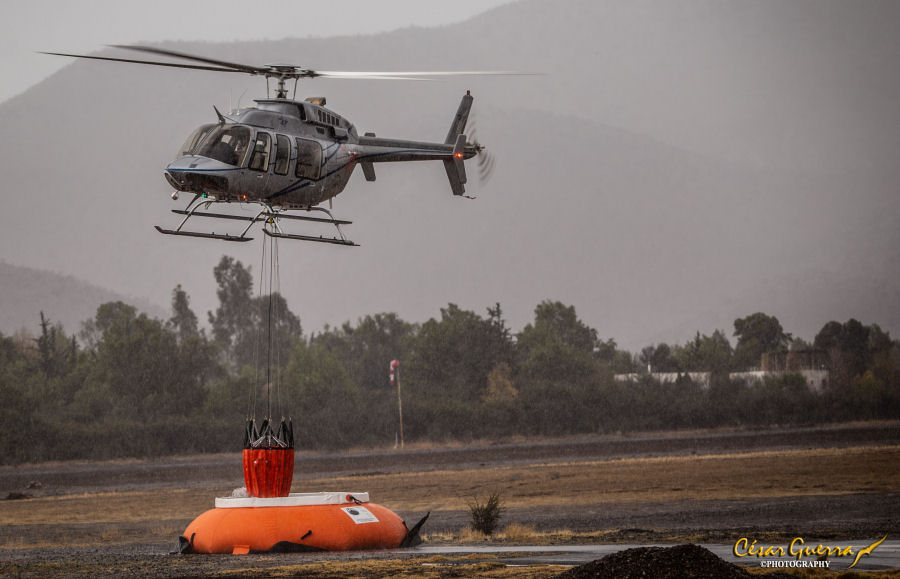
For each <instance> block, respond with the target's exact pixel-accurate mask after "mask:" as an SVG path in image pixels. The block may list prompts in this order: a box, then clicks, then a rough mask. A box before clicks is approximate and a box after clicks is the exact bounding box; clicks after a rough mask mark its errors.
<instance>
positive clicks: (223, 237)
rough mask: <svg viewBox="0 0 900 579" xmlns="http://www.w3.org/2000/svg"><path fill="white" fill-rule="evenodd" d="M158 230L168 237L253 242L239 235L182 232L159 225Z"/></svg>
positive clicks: (250, 238)
mask: <svg viewBox="0 0 900 579" xmlns="http://www.w3.org/2000/svg"><path fill="white" fill-rule="evenodd" d="M154 227H156V230H157V231H159V232H160V233H164V234H166V235H184V236H186V237H204V238H206V239H221V240H222V241H253V238H252V237H242V236H237V235H227V234H218V233H202V232H200V231H181V230H177V229H163V228H162V227H160V226H159V225H155V226H154Z"/></svg>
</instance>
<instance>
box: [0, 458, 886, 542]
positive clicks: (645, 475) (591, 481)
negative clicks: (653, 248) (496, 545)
mask: <svg viewBox="0 0 900 579" xmlns="http://www.w3.org/2000/svg"><path fill="white" fill-rule="evenodd" d="M303 484H304V486H305V487H306V488H303V489H298V488H296V486H295V489H294V490H296V491H301V490H302V491H311V490H319V489H336V488H362V489H365V490H367V491H369V492H370V493H371V495H372V497H373V498H374V499H375V500H376V501H377V502H378V503H380V504H384V505H387V506H389V507H390V508H391V509H393V510H396V511H399V512H423V511H426V510H430V511H441V510H456V511H463V512H465V511H466V510H467V506H466V497H470V496H474V495H477V494H478V493H484V492H485V490H486V489H497V488H502V489H504V491H503V498H504V501H505V503H506V505H507V506H508V507H509V508H517V509H525V508H534V509H553V508H555V507H564V506H573V505H579V506H600V505H603V504H606V503H622V502H633V503H642V502H652V501H679V500H690V499H722V500H738V499H740V500H745V499H752V498H757V497H766V498H769V497H792V496H805V495H813V496H824V497H827V496H828V495H840V494H845V493H859V492H871V493H890V492H896V489H898V488H900V446H880V447H873V446H865V447H854V448H843V449H810V450H782V451H765V452H749V453H741V454H719V455H703V456H678V457H661V458H631V459H623V460H606V461H591V462H571V463H555V464H531V465H516V466H504V467H493V466H486V467H483V468H474V469H465V470H442V471H428V472H413V473H399V474H373V475H364V476H354V477H342V478H322V479H312V480H309V479H307V480H305V481H304V482H303ZM310 487H315V488H310ZM230 491H231V488H230V487H229V488H214V487H198V488H192V489H179V490H155V491H140V492H135V491H131V492H97V493H87V494H78V495H65V496H51V497H44V498H34V499H28V500H21V501H0V546H2V547H22V546H36V545H38V544H46V543H48V542H49V543H52V544H54V545H55V546H62V547H65V546H74V545H99V544H108V543H109V542H116V543H119V542H128V541H141V540H143V541H144V542H149V543H153V542H158V541H160V539H161V538H163V537H166V536H167V535H168V537H169V538H171V537H175V536H177V535H178V534H180V532H181V531H182V530H183V529H184V526H186V525H187V523H188V522H190V520H192V519H193V518H194V517H196V516H197V515H199V514H200V513H202V512H203V511H206V510H208V509H210V508H212V507H213V499H214V497H215V496H223V495H225V494H228V493H230ZM826 502H827V500H826V501H823V507H825V506H827V505H826V504H825V503H826ZM73 525H74V526H78V529H76V530H75V531H73V530H72V526H73ZM140 533H143V536H139V535H140ZM501 535H503V537H504V538H502V539H501V538H500V537H496V538H495V540H498V541H504V542H510V543H515V542H520V541H522V542H524V541H527V542H539V543H544V544H547V543H548V542H550V541H558V542H571V541H578V542H582V541H585V540H605V539H606V540H608V539H613V538H614V537H605V536H601V535H595V534H591V536H590V537H588V536H586V535H585V536H582V535H575V534H572V533H568V532H566V531H564V530H561V531H556V532H551V533H540V534H536V533H534V532H533V531H532V530H531V529H529V528H525V527H521V526H519V527H511V528H510V527H508V528H507V530H506V531H503V532H502V533H501ZM425 537H426V538H427V539H429V540H434V541H435V542H448V541H459V542H480V541H483V540H484V538H483V537H477V536H474V535H468V534H465V533H462V532H461V533H458V534H456V536H453V537H449V538H444V537H440V536H437V535H429V534H427V533H426V535H425ZM526 537H527V538H526Z"/></svg>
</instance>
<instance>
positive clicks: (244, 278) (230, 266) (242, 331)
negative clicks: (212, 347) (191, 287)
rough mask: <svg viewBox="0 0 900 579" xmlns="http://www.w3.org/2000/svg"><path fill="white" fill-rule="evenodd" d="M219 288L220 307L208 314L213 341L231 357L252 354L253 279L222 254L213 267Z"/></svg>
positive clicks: (237, 262) (253, 336)
mask: <svg viewBox="0 0 900 579" xmlns="http://www.w3.org/2000/svg"><path fill="white" fill-rule="evenodd" d="M213 276H214V277H215V279H216V284H217V285H218V286H219V287H218V289H217V290H216V296H217V297H218V298H219V307H218V308H216V311H215V313H213V312H209V313H208V316H209V323H210V325H211V326H212V335H213V339H215V340H216V341H217V342H219V343H220V344H221V345H222V346H223V348H224V349H225V351H226V352H228V353H230V354H232V355H233V354H235V353H236V352H237V353H240V352H246V351H247V350H248V349H249V350H250V351H251V352H252V351H253V346H254V342H255V339H256V336H255V335H254V333H253V330H254V328H253V277H252V276H251V275H250V268H249V267H248V268H244V266H243V264H241V262H240V261H237V260H235V259H234V258H231V257H229V256H227V255H223V256H222V259H221V260H219V264H218V265H217V266H216V267H215V268H213Z"/></svg>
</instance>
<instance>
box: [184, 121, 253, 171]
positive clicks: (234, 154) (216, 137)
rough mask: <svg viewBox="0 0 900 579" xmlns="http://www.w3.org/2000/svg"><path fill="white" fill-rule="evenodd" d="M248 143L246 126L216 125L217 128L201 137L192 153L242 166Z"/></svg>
mask: <svg viewBox="0 0 900 579" xmlns="http://www.w3.org/2000/svg"><path fill="white" fill-rule="evenodd" d="M201 128H202V127H201ZM249 144H250V129H249V128H248V127H244V126H241V125H217V128H215V129H214V130H213V131H212V132H210V134H209V135H208V136H207V137H206V138H205V139H203V141H202V142H201V143H200V145H199V146H198V147H197V148H196V149H197V150H196V151H195V152H194V154H195V155H200V156H202V157H209V158H210V159H215V160H216V161H221V162H222V163H225V164H226V165H235V166H242V165H243V164H244V163H243V161H244V157H245V156H246V155H247V149H248V148H249V147H248V145H249Z"/></svg>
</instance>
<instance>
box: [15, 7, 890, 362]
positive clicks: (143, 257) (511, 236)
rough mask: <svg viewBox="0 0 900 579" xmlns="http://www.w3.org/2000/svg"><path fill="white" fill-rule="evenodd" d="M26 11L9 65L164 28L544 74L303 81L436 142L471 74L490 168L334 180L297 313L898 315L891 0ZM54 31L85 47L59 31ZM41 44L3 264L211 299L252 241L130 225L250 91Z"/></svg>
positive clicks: (357, 64)
mask: <svg viewBox="0 0 900 579" xmlns="http://www.w3.org/2000/svg"><path fill="white" fill-rule="evenodd" d="M498 4H502V3H499V2H496V3H494V4H493V5H498ZM216 5H217V6H221V4H216ZM420 5H421V6H420ZM426 5H427V7H428V10H427V11H426V10H425V9H424V8H423V7H422V6H426ZM37 6H39V8H36V9H35V10H39V11H40V10H43V11H44V12H46V13H47V14H48V15H49V16H48V18H49V21H50V22H49V23H48V24H47V25H46V27H45V28H42V29H40V30H42V32H40V33H38V32H34V33H33V34H32V35H31V36H29V37H28V39H27V46H25V44H26V42H25V40H23V39H22V36H21V34H20V35H19V36H17V38H19V40H18V41H17V42H18V43H20V44H22V45H23V46H21V47H20V48H16V49H9V48H7V49H6V50H5V51H4V54H5V58H9V56H10V52H16V51H18V52H19V53H20V54H21V53H23V52H26V51H31V50H35V49H41V50H58V51H64V52H68V51H73V52H74V51H84V50H99V49H100V48H101V46H102V45H104V44H114V43H122V42H146V41H161V40H164V39H176V40H177V39H181V40H183V41H182V42H174V43H167V44H166V45H165V46H167V47H168V48H172V49H175V50H184V51H187V52H193V53H198V54H203V55H211V56H216V57H221V58H225V59H227V60H234V61H240V62H248V63H251V64H259V63H268V62H277V61H286V62H298V61H299V63H300V64H302V65H304V66H310V67H318V68H323V69H348V70H367V69H368V70H389V69H399V70H403V69H406V70H415V69H419V68H426V69H447V70H453V69H471V68H482V69H496V68H502V69H519V70H537V71H542V72H545V73H547V75H546V76H544V77H535V78H512V79H475V80H465V81H455V80H454V81H447V82H435V83H363V84H356V83H347V82H343V83H341V82H337V81H325V80H322V81H316V82H315V83H306V84H305V85H302V86H301V93H302V96H303V97H305V96H311V95H319V94H324V95H327V97H328V103H329V106H330V107H331V108H333V109H334V110H336V111H338V112H340V113H341V114H343V115H344V116H346V117H347V118H349V119H351V120H352V121H353V122H354V123H356V125H357V127H358V128H359V130H360V131H361V132H362V131H369V130H371V131H375V132H376V133H377V134H378V135H379V136H397V137H406V138H413V139H426V140H440V139H442V138H443V135H444V134H446V130H447V126H448V125H449V122H450V119H451V117H452V115H453V112H454V111H455V108H456V105H457V104H458V102H459V98H460V96H461V95H462V94H463V93H464V92H465V91H466V90H467V89H470V90H471V91H472V94H473V95H475V106H474V109H475V115H476V118H477V123H478V131H479V135H478V136H479V139H480V140H481V141H482V142H484V143H485V144H486V145H488V146H489V147H490V149H491V151H492V152H493V153H494V155H495V156H496V157H497V159H498V168H497V171H496V172H495V174H494V176H493V178H492V180H491V182H490V183H489V184H487V185H486V186H485V187H478V186H477V185H473V187H472V188H471V190H472V192H473V193H476V194H477V195H478V199H477V200H476V201H466V200H462V199H456V198H452V196H451V195H450V192H449V188H448V185H447V183H446V178H445V176H444V173H443V169H442V167H440V164H428V163H423V164H408V165H397V166H381V167H378V180H377V181H376V182H375V183H367V182H365V181H364V179H363V177H362V175H361V174H358V175H355V176H354V177H353V179H352V180H351V183H350V185H349V186H348V188H347V190H346V191H345V192H344V193H342V194H341V195H340V196H339V197H338V198H337V199H336V200H335V214H336V215H337V216H338V217H341V218H346V219H351V220H353V221H354V222H355V223H354V225H352V226H350V228H348V229H347V232H348V233H349V234H350V235H351V236H352V238H353V239H354V240H355V241H358V242H359V243H361V244H362V247H360V248H354V249H345V248H321V247H310V246H308V245H304V244H282V245H281V264H282V290H283V293H284V294H285V295H286V297H287V298H288V301H289V304H290V306H291V308H292V309H293V310H294V311H295V312H297V314H298V315H299V316H300V317H301V319H302V320H303V325H304V329H305V330H306V331H307V332H308V331H316V330H318V329H320V328H321V327H322V326H323V325H324V324H326V323H327V324H331V325H335V324H340V323H342V322H344V321H346V320H351V321H355V320H356V319H357V318H358V317H359V316H363V315H366V314H370V313H377V312H383V311H394V312H397V313H398V314H399V315H400V316H401V317H403V318H404V319H407V320H409V321H424V320H426V319H427V318H429V317H431V316H437V315H438V313H439V308H441V307H443V306H446V304H447V303H448V302H454V303H457V304H459V305H460V306H461V307H464V308H467V309H472V310H475V311H476V312H478V313H480V314H484V313H485V308H486V307H487V306H490V305H492V304H494V303H495V302H500V303H501V305H502V306H503V308H504V313H505V314H506V315H507V317H508V319H509V320H510V322H511V325H512V326H513V328H514V329H516V330H517V329H519V328H521V327H522V326H523V325H524V324H525V323H527V322H529V321H530V320H531V316H532V311H533V308H534V306H535V305H536V304H537V303H539V302H540V301H541V300H544V299H554V300H560V301H563V302H564V303H567V304H572V305H574V306H575V307H576V309H577V311H578V313H579V315H580V316H581V317H582V318H583V319H584V320H585V322H586V323H588V324H589V325H591V326H592V327H595V328H597V330H598V332H599V334H600V336H601V337H603V338H615V339H616V340H617V341H618V342H619V344H620V345H621V346H624V347H626V348H629V349H639V348H640V347H641V346H643V345H646V344H648V343H652V342H655V341H659V340H666V341H685V340H687V339H690V338H691V337H692V336H693V334H694V332H695V331H696V330H700V331H701V332H705V333H709V332H711V331H712V330H714V329H716V328H722V329H724V330H726V332H727V333H728V334H730V333H731V323H732V321H733V320H734V319H735V318H737V317H741V316H745V315H748V314H750V313H753V312H756V311H764V312H766V313H769V314H772V315H776V316H777V317H778V318H779V319H780V320H781V321H782V324H783V325H784V327H785V329H786V330H787V331H788V332H792V333H794V334H795V335H799V336H801V337H805V338H807V339H810V338H812V337H813V336H814V335H815V333H816V332H817V331H818V330H819V329H820V328H821V327H822V325H824V324H825V323H826V322H828V321H830V320H832V319H837V320H846V319H848V318H850V317H856V318H857V319H859V320H861V321H862V322H863V323H865V324H870V323H878V324H880V325H882V327H883V328H885V329H886V330H889V331H891V333H892V334H894V335H897V333H898V332H900V308H898V305H897V304H898V303H900V300H898V298H900V275H898V274H900V235H898V231H900V223H898V216H900V195H898V189H900V187H898V185H900V132H898V131H897V127H898V126H900V75H897V74H896V66H897V62H900V39H898V37H897V35H896V31H897V30H898V29H900V4H898V3H897V2H893V1H888V0H885V1H869V2H861V3H852V4H851V3H848V2H842V1H837V0H802V1H801V0H791V1H782V0H778V1H775V0H768V1H757V2H743V1H741V2H738V1H724V2H723V1H720V0H715V1H713V0H690V1H681V2H665V3H660V2H651V1H649V0H646V1H634V2H613V1H606V2H590V1H587V0H565V1H560V2H547V1H539V0H530V1H522V2H515V3H511V4H502V5H499V6H498V7H496V8H493V9H491V10H488V11H487V12H486V13H483V14H476V10H477V7H480V6H484V7H487V5H486V4H484V3H474V2H472V3H468V4H466V3H463V4H456V8H459V9H458V10H457V9H453V10H447V11H446V12H444V11H439V9H438V5H437V4H434V3H427V4H426V3H412V2H410V3H409V4H406V3H398V4H397V5H396V12H395V9H394V8H392V9H391V10H390V11H387V10H381V11H374V12H367V11H366V10H369V9H370V8H369V7H368V5H364V4H363V3H359V4H353V3H350V4H349V6H350V7H351V9H349V10H346V11H345V7H341V8H340V10H341V11H340V12H335V13H333V14H334V17H333V18H332V17H331V14H332V13H327V12H318V13H316V14H314V15H312V16H310V14H311V13H309V12H307V11H309V10H312V9H313V6H315V5H312V4H310V5H307V4H303V5H302V6H297V5H296V4H283V5H273V8H274V9H275V10H276V11H281V12H284V13H288V12H289V11H290V12H291V13H296V14H297V16H296V17H294V18H279V19H272V20H273V21H276V20H278V21H282V23H276V22H273V24H272V26H283V25H284V24H283V22H284V21H286V22H296V23H297V26H296V28H293V27H291V26H288V27H286V28H285V29H284V30H279V29H277V28H275V29H271V35H269V34H263V33H262V32H255V31H254V34H250V35H240V36H239V33H238V32H237V31H236V29H234V28H231V26H232V25H233V22H234V20H236V19H233V18H225V19H223V20H221V21H211V20H209V19H207V18H205V16H204V10H199V9H191V10H192V11H191V12H190V13H185V12H184V10H186V9H183V8H180V7H178V6H175V5H172V6H170V7H169V8H166V9H162V10H160V12H162V13H164V15H163V16H161V17H159V18H157V15H156V12H155V10H156V9H154V10H150V9H144V10H136V9H134V10H135V12H134V19H136V20H141V21H142V23H143V21H144V20H146V26H142V27H141V29H139V30H138V31H136V32H134V31H131V32H127V30H128V28H127V27H126V26H125V22H127V21H128V14H130V10H132V9H131V8H129V11H124V10H120V9H118V8H115V7H118V6H119V4H115V5H113V3H108V4H97V5H92V6H99V8H96V9H94V10H92V11H91V12H90V13H85V12H78V13H73V12H68V13H66V12H65V11H64V10H63V9H62V8H60V10H56V11H54V10H52V9H51V8H59V7H56V6H48V5H47V4H41V3H37ZM337 6H338V5H335V8H334V9H335V10H338V8H337ZM378 6H383V4H378ZM206 7H207V9H208V10H209V11H212V8H210V7H209V5H206ZM353 7H355V8H356V10H353V9H352V8H353ZM319 8H321V7H319ZM319 8H316V9H317V10H318V9H319ZM444 8H445V7H444ZM444 8H441V10H444ZM20 9H24V8H20ZM329 9H330V8H329ZM10 10H12V8H8V9H7V13H8V14H12V13H11V12H10ZM28 10H31V9H30V8H29V9H28ZM117 10H118V11H117ZM194 10H196V12H195V11H194ZM226 11H227V12H229V13H231V14H235V13H236V14H239V15H240V14H242V12H241V10H240V9H238V8H237V7H236V6H233V7H230V8H228V9H227V10H226ZM39 13H41V14H43V12H39ZM172 13H178V14H184V16H183V17H181V18H174V19H172V18H171V14H172ZM28 14H31V15H32V16H33V15H34V14H35V13H27V14H26V13H18V14H16V16H17V19H18V20H20V21H21V22H23V24H22V26H23V27H27V26H31V24H30V22H31V21H36V20H37V21H39V19H35V18H29V17H28ZM101 15H102V18H101ZM469 15H471V18H469V19H465V18H466V16H469ZM426 16H427V19H426ZM395 18H396V19H397V20H395ZM404 18H405V20H404ZM13 20H16V19H15V18H5V19H4V21H5V22H6V24H4V26H6V27H12V28H15V27H14V26H13V25H12V24H11V22H12V21H13ZM170 20H171V21H172V22H173V23H174V24H173V25H174V26H177V28H172V29H171V36H164V35H163V36H161V34H162V32H160V30H162V28H163V26H164V23H165V22H169V21H170ZM226 20H227V21H228V24H227V26H226V24H224V22H225V21H226ZM238 20H240V21H241V26H242V27H246V26H247V25H246V22H247V18H246V17H241V18H239V19H238ZM461 20H464V21H461ZM95 21H103V23H102V24H101V25H97V24H95ZM72 22H74V23H76V24H78V26H69V27H68V28H70V29H80V28H81V25H82V23H83V25H84V26H86V27H88V28H87V31H86V32H85V33H84V34H85V36H87V37H90V39H91V43H92V44H91V46H87V45H86V44H77V42H76V41H75V40H72V41H71V42H69V41H67V40H66V39H67V36H66V34H69V32H68V30H67V31H66V32H65V34H63V33H62V32H61V31H62V30H63V28H65V27H64V26H63V24H62V23H67V24H68V23H72ZM220 22H221V24H220ZM310 22H315V23H318V22H322V23H324V22H329V23H330V24H328V25H327V26H325V25H324V24H323V25H322V26H316V27H310V28H307V27H305V26H306V24H307V23H310ZM392 22H397V25H398V26H407V25H409V24H417V25H418V26H437V28H433V29H432V28H423V27H419V28H403V29H400V30H393V31H390V30H391V29H393V28H395V26H392V25H391V23H392ZM451 22H456V23H454V24H450V23H451ZM53 23H56V24H53ZM334 23H337V24H334ZM41 24H42V25H43V23H41ZM94 26H96V28H91V27H94ZM54 27H55V28H54ZM32 30H34V29H32ZM43 30H46V32H43ZM193 30H196V31H197V32H198V34H197V36H196V37H194V36H192V31H193ZM209 30H216V31H217V34H210V35H209V36H207V35H206V34H207V33H208V31H209ZM292 30H295V31H294V32H292ZM200 31H203V33H202V34H201V32H200ZM9 32H11V33H13V34H18V33H17V32H16V31H15V30H10V31H9ZM219 32H221V36H220V35H218V34H219ZM361 34H366V35H365V36H359V35H361ZM332 35H340V36H339V37H332ZM126 36H127V37H126ZM294 36H296V37H297V38H288V37H294ZM68 38H69V39H72V38H76V37H73V36H69V37H68ZM266 38H282V40H265V39H266ZM232 39H239V40H241V42H231V40H232ZM250 39H252V41H250ZM38 40H40V41H41V42H38V44H39V45H37V46H34V45H33V43H35V42H36V41H38ZM109 54H112V52H110V53H109ZM41 58H43V59H47V60H49V61H52V62H53V66H63V67H64V68H62V69H61V70H60V71H59V72H57V73H56V74H54V75H53V76H51V77H50V78H48V79H47V80H45V81H42V82H40V83H39V84H37V85H36V86H34V87H32V88H30V89H28V90H27V91H25V92H24V93H22V94H20V95H19V96H17V97H14V98H11V99H9V100H8V101H7V102H5V103H3V104H2V105H0V126H3V132H4V135H5V136H6V137H7V138H6V139H3V142H2V143H0V174H2V175H3V176H4V177H3V179H4V185H3V198H4V211H3V215H2V218H0V242H2V247H3V248H4V249H3V253H2V255H0V258H2V259H3V260H5V261H7V262H9V263H12V264H16V265H21V266H28V267H33V268H38V269H47V270H51V271H56V272H60V273H64V274H71V275H75V276H77V277H80V278H82V279H86V280H89V281H92V282H93V283H95V284H97V285H100V286H103V287H105V288H108V289H112V290H115V291H118V292H121V293H123V294H126V295H130V296H135V297H139V298H146V299H149V300H151V301H153V302H155V303H157V304H160V306H161V307H165V306H166V305H167V303H168V299H169V293H170V292H171V290H172V288H173V287H175V285H177V284H179V283H180V284H182V285H183V286H184V287H185V288H186V289H187V290H188V292H189V294H190V295H191V298H192V300H193V301H192V303H193V306H194V308H195V310H196V311H197V313H198V315H200V317H201V319H203V318H205V312H206V311H207V310H210V309H214V307H215V287H214V282H213V279H212V268H213V266H214V265H215V263H216V262H217V261H218V259H219V258H220V257H221V255H222V254H223V253H227V254H229V255H233V256H235V257H237V258H238V259H240V260H241V261H243V262H244V263H248V264H251V265H253V266H254V272H255V273H256V272H257V269H258V268H257V267H256V265H257V264H258V262H259V259H260V258H259V247H258V245H257V244H256V243H250V244H244V245H246V246H249V247H238V248H236V247H234V245H233V244H231V245H229V244H223V243H220V244H217V243H211V242H206V241H205V240H185V239H177V238H176V239H169V238H163V237H162V236H160V235H158V234H157V233H156V232H155V231H154V230H153V227H152V226H153V225H155V224H164V225H172V223H173V218H174V216H172V215H171V214H169V213H168V210H169V209H173V208H176V207H178V208H180V206H181V205H183V203H181V204H178V205H176V204H173V203H172V201H171V200H170V199H169V197H168V194H169V193H170V191H169V190H168V188H167V186H166V184H165V182H164V180H163V178H162V169H163V168H164V167H165V165H166V163H167V162H168V161H169V160H171V157H172V155H173V153H174V151H175V149H176V147H177V146H178V145H179V144H180V143H181V141H182V140H183V139H184V138H185V136H186V135H187V134H188V133H189V132H190V131H191V130H192V129H193V128H194V127H196V126H197V125H199V124H201V123H204V122H209V121H211V120H214V116H213V113H212V105H214V104H215V105H218V106H220V108H222V107H227V106H228V103H229V101H230V100H231V101H232V102H234V101H236V100H237V99H238V98H240V97H241V95H242V94H244V93H245V92H246V94H245V96H244V97H243V101H242V104H244V105H246V104H247V103H248V102H249V100H250V99H251V98H254V97H256V98H258V97H261V96H263V95H264V92H265V86H264V83H262V82H261V81H260V80H259V79H254V78H247V79H243V78H234V76H232V75H222V76H227V78H221V76H219V75H214V74H206V75H197V74H193V73H188V72H186V71H169V70H157V69H148V68H144V67H139V66H133V67H131V66H126V65H117V64H113V63H95V62H70V61H67V60H66V59H61V58H58V57H49V56H42V57H41ZM18 60H19V59H14V61H16V62H17V61H18ZM7 62H8V61H7ZM48 66H49V65H48ZM3 76H4V77H5V78H9V77H16V78H19V75H15V74H12V75H10V74H4V75H3ZM9 87H13V88H9ZM5 90H6V91H7V92H6V94H12V93H15V92H16V91H18V90H23V89H22V88H18V89H17V88H15V85H14V84H12V83H8V84H7V85H6V86H5ZM472 173H474V171H472ZM33 307H35V308H36V307H39V306H33ZM50 315H51V317H57V318H59V317H61V314H59V313H55V314H54V313H52V312H51V313H50ZM30 317H31V318H34V319H36V318H37V313H36V312H34V313H33V314H31V316H30ZM72 329H74V328H72ZM7 331H8V330H7Z"/></svg>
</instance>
